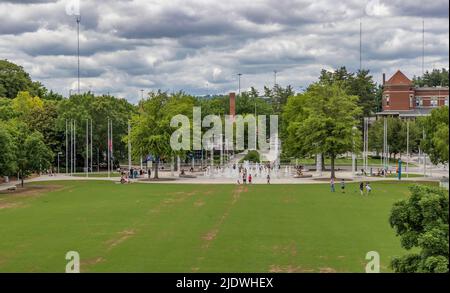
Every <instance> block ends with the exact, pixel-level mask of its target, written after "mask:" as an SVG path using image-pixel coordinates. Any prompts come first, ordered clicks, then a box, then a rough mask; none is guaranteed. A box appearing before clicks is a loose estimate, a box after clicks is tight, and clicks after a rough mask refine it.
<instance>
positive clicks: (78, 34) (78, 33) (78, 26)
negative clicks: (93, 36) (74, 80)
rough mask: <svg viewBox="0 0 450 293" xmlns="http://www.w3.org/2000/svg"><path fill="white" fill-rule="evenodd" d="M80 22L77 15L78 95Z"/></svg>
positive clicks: (79, 16) (79, 17)
mask: <svg viewBox="0 0 450 293" xmlns="http://www.w3.org/2000/svg"><path fill="white" fill-rule="evenodd" d="M80 21H81V15H77V55H78V94H80Z"/></svg>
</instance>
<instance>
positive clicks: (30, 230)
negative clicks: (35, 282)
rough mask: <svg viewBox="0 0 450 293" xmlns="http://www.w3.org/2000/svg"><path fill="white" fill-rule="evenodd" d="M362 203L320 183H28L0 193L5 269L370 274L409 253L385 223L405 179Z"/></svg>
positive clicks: (351, 190) (0, 257) (352, 192)
mask: <svg viewBox="0 0 450 293" xmlns="http://www.w3.org/2000/svg"><path fill="white" fill-rule="evenodd" d="M372 187H373V190H374V191H373V194H372V195H371V196H369V197H362V196H360V195H359V194H358V192H357V185H356V184H348V185H347V193H346V194H341V193H340V192H336V193H334V194H332V193H330V192H329V187H328V184H315V185H253V186H242V185H240V186H234V185H179V184H173V185H170V184H131V185H119V184H114V183H111V182H103V181H98V182H97V181H92V182H82V181H78V182H74V181H70V182H52V183H39V184H28V185H27V187H26V190H24V191H21V192H19V193H17V194H14V195H11V194H0V272H63V271H64V269H65V265H66V260H65V254H66V252H67V251H69V250H75V251H78V252H79V253H80V257H81V271H82V272H364V267H365V263H366V261H365V255H366V253H367V252H368V251H377V252H379V253H380V256H381V269H382V271H384V272H387V271H390V270H389V267H388V265H389V262H390V260H391V257H392V256H394V255H401V254H403V253H405V251H404V250H403V249H402V248H401V247H400V242H399V239H398V238H397V237H395V235H394V231H393V230H392V229H391V228H390V226H389V224H388V216H389V212H390V209H391V206H392V204H393V203H394V202H395V201H397V200H399V199H402V198H406V197H407V196H408V184H407V183H394V182H390V183H389V182H385V183H374V184H373V185H372Z"/></svg>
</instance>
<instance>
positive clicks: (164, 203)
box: [149, 191, 198, 214]
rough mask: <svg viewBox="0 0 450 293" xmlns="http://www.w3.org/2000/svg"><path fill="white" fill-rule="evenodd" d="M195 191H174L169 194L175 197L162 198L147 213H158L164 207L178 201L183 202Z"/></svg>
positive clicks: (195, 192)
mask: <svg viewBox="0 0 450 293" xmlns="http://www.w3.org/2000/svg"><path fill="white" fill-rule="evenodd" d="M197 193H198V192H197V191H189V192H185V191H179V192H174V193H172V194H171V195H175V197H170V198H166V199H164V200H162V201H161V202H160V203H159V204H157V205H156V206H155V207H154V208H152V209H150V210H149V213H153V214H154V213H159V212H161V210H162V209H164V208H166V207H170V206H173V205H176V204H179V203H182V202H184V201H185V200H186V199H188V198H189V197H191V196H193V195H195V194H197Z"/></svg>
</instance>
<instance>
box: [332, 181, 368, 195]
mask: <svg viewBox="0 0 450 293" xmlns="http://www.w3.org/2000/svg"><path fill="white" fill-rule="evenodd" d="M340 185H341V192H342V193H345V180H344V179H341V183H340ZM330 188H331V192H336V188H335V181H334V178H331V180H330ZM359 191H360V193H361V195H364V194H365V193H366V192H367V195H369V194H370V193H371V191H372V187H371V186H370V184H369V182H366V183H364V182H363V181H361V182H360V183H359Z"/></svg>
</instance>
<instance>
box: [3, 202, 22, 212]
mask: <svg viewBox="0 0 450 293" xmlns="http://www.w3.org/2000/svg"><path fill="white" fill-rule="evenodd" d="M20 205H21V204H20V203H17V202H15V203H11V202H5V203H2V202H0V210H3V209H11V208H16V207H19V206H20Z"/></svg>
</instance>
